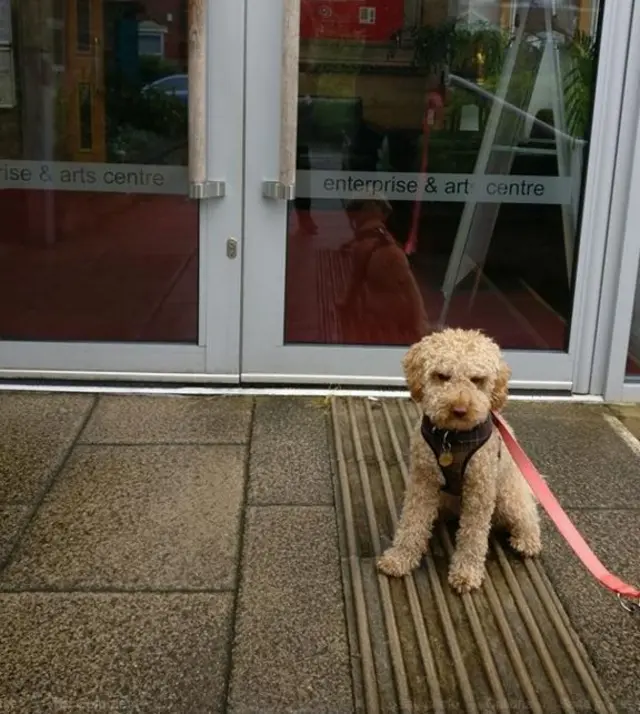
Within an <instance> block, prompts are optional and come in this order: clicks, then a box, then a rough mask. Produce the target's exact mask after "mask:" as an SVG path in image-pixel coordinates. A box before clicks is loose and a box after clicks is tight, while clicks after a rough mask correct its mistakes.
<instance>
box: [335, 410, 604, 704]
mask: <svg viewBox="0 0 640 714" xmlns="http://www.w3.org/2000/svg"><path fill="white" fill-rule="evenodd" d="M331 416H332V422H333V436H334V446H335V454H334V455H335V459H336V462H337V479H336V502H337V505H338V511H339V532H340V548H341V554H342V571H343V580H344V587H345V600H346V602H347V626H348V630H349V640H350V646H351V655H352V664H353V681H354V689H355V708H356V711H358V712H362V713H363V714H387V712H394V713H395V712H398V713H402V714H408V713H410V712H411V713H412V714H418V713H422V712H424V713H426V712H439V713H443V714H444V713H445V712H466V713H467V714H475V713H480V712H518V713H520V712H532V713H534V714H554V713H555V712H565V713H566V714H573V713H574V712H594V713H597V714H613V713H614V712H615V709H614V707H613V704H612V703H611V701H610V699H609V698H608V696H607V693H606V692H605V690H604V688H603V686H602V684H601V682H600V681H599V679H598V676H597V674H596V672H595V670H594V668H593V666H592V664H591V662H590V660H589V657H588V655H587V653H586V651H585V649H584V646H583V645H582V643H581V642H580V639H579V638H578V636H577V634H576V633H575V631H574V630H573V628H572V626H571V623H570V621H569V617H568V616H567V614H566V612H565V610H564V609H563V607H562V605H561V603H560V600H559V598H558V596H557V594H556V593H555V591H554V589H553V586H552V585H551V583H550V581H549V579H548V577H547V575H546V573H545V571H544V568H543V566H542V564H541V563H540V562H539V561H538V560H524V561H523V560H522V559H520V558H518V557H517V556H516V555H514V554H512V553H511V552H510V551H508V549H505V548H504V547H503V546H502V545H501V543H500V542H499V541H498V540H497V539H493V540H492V543H491V548H490V553H489V556H488V560H487V578H486V580H485V583H484V585H483V586H482V588H481V589H480V590H479V591H477V592H475V593H473V594H470V595H464V596H462V597H460V596H458V595H456V594H455V593H454V592H453V591H452V590H451V588H450V587H449V585H448V583H447V569H448V561H449V558H450V557H451V554H452V552H453V543H454V535H453V533H452V530H451V528H450V527H449V526H447V525H444V524H438V525H437V526H436V528H435V529H434V535H433V538H432V541H431V543H430V547H429V552H428V554H427V555H426V557H425V559H424V561H423V565H422V567H421V568H420V569H418V570H417V571H416V572H415V573H414V574H412V575H411V576H408V577H405V578H403V579H400V580H395V579H388V578H386V577H385V576H383V575H380V574H378V573H377V571H376V568H375V559H376V557H377V556H378V555H379V554H380V553H381V552H382V550H384V548H385V547H386V546H387V545H388V544H389V543H390V540H391V538H392V536H393V533H394V530H395V526H396V523H397V518H398V513H399V510H400V507H401V504H402V496H403V493H404V489H405V487H406V484H407V480H408V476H409V472H408V444H409V434H410V432H411V430H412V429H413V426H414V422H415V421H416V420H417V419H418V412H417V410H416V408H415V405H413V404H412V403H411V402H409V401H408V400H404V399H397V400H379V401H377V400H373V399H358V398H351V397H350V398H334V399H332V402H331Z"/></svg>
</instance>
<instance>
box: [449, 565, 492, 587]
mask: <svg viewBox="0 0 640 714" xmlns="http://www.w3.org/2000/svg"><path fill="white" fill-rule="evenodd" d="M484 573H485V570H484V565H481V566H474V565H468V564H467V563H462V564H461V563H452V565H451V567H450V568H449V585H451V587H452V588H453V589H454V590H455V591H456V592H457V593H460V595H462V594H463V593H468V592H471V591H472V590H476V589H477V588H479V587H480V586H481V585H482V581H483V580H484Z"/></svg>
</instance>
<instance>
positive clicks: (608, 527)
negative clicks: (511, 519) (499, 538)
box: [543, 509, 640, 714]
mask: <svg viewBox="0 0 640 714" xmlns="http://www.w3.org/2000/svg"><path fill="white" fill-rule="evenodd" d="M568 514H569V517H570V518H571V520H573V522H574V523H575V525H576V526H577V528H578V530H579V531H580V532H581V533H582V535H583V536H584V537H585V539H586V540H587V542H588V543H589V545H590V546H591V547H592V549H593V550H594V552H595V553H596V554H597V555H598V557H599V558H600V560H601V561H602V562H603V563H604V564H605V566H606V567H607V568H608V569H609V570H611V571H612V572H614V573H615V574H616V575H618V576H619V577H621V578H622V579H623V580H625V581H626V582H629V583H633V584H635V585H638V584H640V559H639V558H638V553H640V511H636V510H629V509H625V510H620V511H613V510H608V509H596V510H570V511H568ZM543 536H544V543H545V550H544V554H543V561H544V563H545V566H546V570H547V572H548V573H549V577H550V578H551V581H552V582H553V584H554V586H555V588H556V591H557V593H558V596H559V597H560V600H561V601H562V603H563V605H564V607H565V609H566V611H567V612H568V613H569V616H570V617H571V620H572V622H573V623H574V626H575V628H576V630H577V632H578V634H579V635H580V637H581V639H582V641H583V642H584V644H585V645H586V647H587V650H588V652H589V654H590V656H591V659H592V660H593V662H594V664H595V666H596V668H597V670H598V672H599V673H600V677H601V679H602V681H603V682H604V684H605V686H606V687H607V689H608V691H609V694H610V695H611V697H612V699H613V700H614V702H615V703H616V706H617V710H618V712H619V714H635V712H637V711H638V702H640V679H639V678H638V672H639V671H640V624H639V623H638V616H637V615H635V616H634V615H630V614H629V613H627V612H625V611H624V610H623V609H622V607H621V606H620V605H619V603H618V601H617V599H616V598H615V596H613V595H612V594H611V593H609V592H608V591H607V590H606V589H605V588H604V587H602V586H601V585H599V584H598V583H597V582H596V581H595V580H594V579H593V578H592V577H591V575H589V574H588V573H587V571H586V570H585V569H584V568H583V566H582V565H581V563H580V562H579V561H578V560H577V558H576V556H575V555H574V553H573V552H572V551H571V550H570V549H569V547H568V546H567V545H566V543H565V542H564V540H563V539H562V538H561V536H560V535H559V534H558V533H557V531H556V530H555V528H554V527H553V525H552V524H551V522H550V521H548V520H546V519H545V522H544V530H543Z"/></svg>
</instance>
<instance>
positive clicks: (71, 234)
mask: <svg viewBox="0 0 640 714" xmlns="http://www.w3.org/2000/svg"><path fill="white" fill-rule="evenodd" d="M244 40H245V36H244V7H243V4H242V3H238V2H236V0H216V2H215V3H209V2H205V1H204V0H189V1H188V2H185V1H184V0H136V1H135V2H128V1H120V0H19V2H17V1H12V0H0V68H1V70H2V73H1V74H0V208H1V212H2V231H1V232H0V370H1V373H0V376H2V377H13V376H27V377H29V376H31V377H39V376H60V377H74V376H78V377H101V376H104V375H107V376H108V377H110V378H113V377H115V378H123V379H127V378H129V377H131V378H135V377H138V376H145V377H151V378H153V379H161V378H168V379H174V380H175V379H177V378H179V379H180V380H185V379H190V378H199V379H200V378H207V379H215V380H216V381H237V379H238V372H239V330H240V275H241V267H240V266H241V262H240V257H241V256H240V252H241V250H240V249H241V245H240V238H241V228H242V190H241V186H242V175H243V166H242V152H241V146H242V141H243V129H242V118H243V95H242V90H243V76H244V55H243V51H244Z"/></svg>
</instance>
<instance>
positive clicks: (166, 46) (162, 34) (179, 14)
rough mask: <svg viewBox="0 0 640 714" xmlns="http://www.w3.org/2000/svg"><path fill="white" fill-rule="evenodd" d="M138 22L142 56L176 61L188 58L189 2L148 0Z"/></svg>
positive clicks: (142, 4)
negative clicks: (187, 24)
mask: <svg viewBox="0 0 640 714" xmlns="http://www.w3.org/2000/svg"><path fill="white" fill-rule="evenodd" d="M139 5H141V6H142V7H141V9H140V14H139V23H138V49H139V52H140V54H141V55H146V56H151V57H162V58H163V59H167V60H171V61H174V62H180V61H183V60H184V58H185V57H186V56H187V47H186V44H187V43H186V39H185V38H186V14H187V3H186V1H185V0H144V2H140V3H139Z"/></svg>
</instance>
